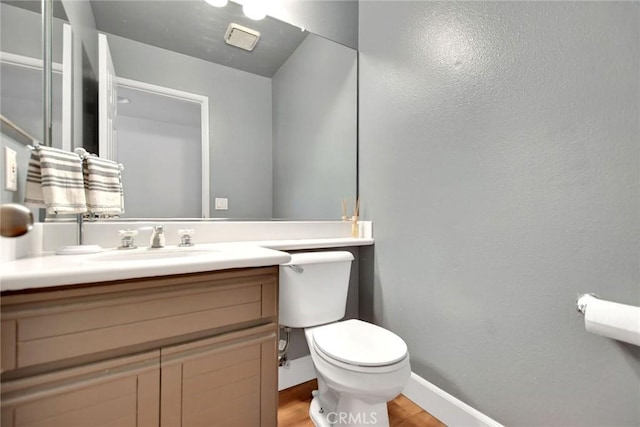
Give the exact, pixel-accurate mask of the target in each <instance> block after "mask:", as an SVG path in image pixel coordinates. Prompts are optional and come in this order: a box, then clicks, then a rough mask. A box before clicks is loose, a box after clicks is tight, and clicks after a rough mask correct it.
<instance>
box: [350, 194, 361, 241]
mask: <svg viewBox="0 0 640 427" xmlns="http://www.w3.org/2000/svg"><path fill="white" fill-rule="evenodd" d="M359 214H360V198H359V197H358V198H357V199H356V204H355V208H354V210H353V216H352V217H351V237H360V227H359V225H358V216H359Z"/></svg>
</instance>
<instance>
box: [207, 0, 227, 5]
mask: <svg viewBox="0 0 640 427" xmlns="http://www.w3.org/2000/svg"><path fill="white" fill-rule="evenodd" d="M204 1H206V2H207V3H209V4H210V5H211V6H214V7H225V6H226V5H227V2H228V0H204Z"/></svg>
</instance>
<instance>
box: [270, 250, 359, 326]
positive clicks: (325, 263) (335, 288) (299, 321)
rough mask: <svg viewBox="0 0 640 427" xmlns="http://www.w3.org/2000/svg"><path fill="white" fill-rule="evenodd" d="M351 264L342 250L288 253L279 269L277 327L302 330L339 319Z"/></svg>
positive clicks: (342, 312)
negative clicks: (286, 258)
mask: <svg viewBox="0 0 640 427" xmlns="http://www.w3.org/2000/svg"><path fill="white" fill-rule="evenodd" d="M351 261H353V255H352V254H351V252H346V251H337V252H306V253H297V254H291V261H290V262H288V263H287V264H282V265H281V266H280V290H279V292H280V307H279V317H280V320H279V323H280V325H282V326H289V327H291V328H306V327H310V326H317V325H322V324H325V323H330V322H335V321H337V320H340V319H342V318H343V317H344V314H345V310H346V307H347V293H348V291H349V275H350V274H351Z"/></svg>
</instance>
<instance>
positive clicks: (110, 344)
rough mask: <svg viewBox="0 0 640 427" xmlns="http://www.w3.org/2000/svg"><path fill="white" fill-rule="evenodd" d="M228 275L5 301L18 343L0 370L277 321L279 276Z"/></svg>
mask: <svg viewBox="0 0 640 427" xmlns="http://www.w3.org/2000/svg"><path fill="white" fill-rule="evenodd" d="M228 276H229V274H228V273H227V275H226V276H222V278H220V275H217V274H215V273H211V274H209V275H206V274H204V275H203V274H198V275H195V277H193V276H190V275H185V276H181V277H173V278H171V279H170V280H169V281H167V279H166V278H158V279H155V281H156V282H157V283H158V285H159V287H148V284H149V282H150V279H145V280H138V281H128V283H127V285H128V287H129V288H130V289H129V290H123V289H121V288H122V286H116V287H115V288H114V289H118V290H117V291H114V292H103V293H102V294H99V295H75V296H73V297H70V298H69V299H66V300H65V299H60V295H56V300H55V301H53V302H51V303H47V302H46V301H45V302H42V301H37V303H32V304H29V303H27V304H24V303H23V304H20V305H17V306H16V307H15V308H13V309H12V307H11V306H10V305H8V306H7V304H3V312H2V320H3V341H2V344H3V347H4V345H5V342H6V343H7V345H9V347H10V348H11V347H12V345H11V343H10V342H9V341H10V340H15V344H14V345H13V348H15V349H16V350H15V351H11V349H8V350H6V351H5V349H3V363H2V369H3V371H6V370H10V369H14V368H23V367H28V366H34V365H40V364H45V363H49V362H55V361H60V360H64V359H72V358H77V357H81V356H87V355H90V354H93V353H103V352H109V351H113V350H115V349H120V348H127V347H131V346H140V345H142V344H145V343H147V344H148V343H153V342H156V341H158V342H159V341H162V340H166V339H169V338H172V337H178V336H181V335H188V334H194V333H198V332H201V331H207V330H213V329H216V328H224V327H229V326H230V325H234V324H242V323H246V322H251V321H256V320H259V319H263V318H268V319H269V321H272V320H273V318H274V317H275V315H276V310H277V308H276V304H275V302H274V299H275V298H276V280H277V279H276V278H275V277H273V276H270V275H255V274H247V275H243V274H242V271H238V272H237V273H236V276H235V277H228ZM181 279H182V281H181ZM167 283H169V285H167ZM104 288H109V286H104ZM61 292H65V291H64V289H63V290H62V291H61ZM70 292H75V293H77V291H70ZM4 302H6V301H3V303H4ZM265 323H266V321H265ZM14 324H15V326H16V327H15V328H14ZM5 330H6V331H8V332H13V331H15V337H13V336H11V334H10V333H7V336H6V337H5V334H4V332H5ZM5 353H6V357H5ZM12 357H14V358H15V360H12V359H11V358H12ZM5 359H7V360H6V361H5ZM5 365H6V366H5Z"/></svg>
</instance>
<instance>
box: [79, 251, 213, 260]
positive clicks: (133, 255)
mask: <svg viewBox="0 0 640 427" xmlns="http://www.w3.org/2000/svg"><path fill="white" fill-rule="evenodd" d="M219 252H220V251H219V250H215V249H209V250H204V249H200V250H198V249H184V250H164V249H155V250H154V249H147V250H143V251H131V252H129V251H118V252H117V253H113V252H111V253H103V254H100V255H96V256H95V257H92V258H91V261H118V262H120V261H145V260H163V259H166V260H169V259H174V258H185V257H194V256H205V255H212V254H214V253H219Z"/></svg>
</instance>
